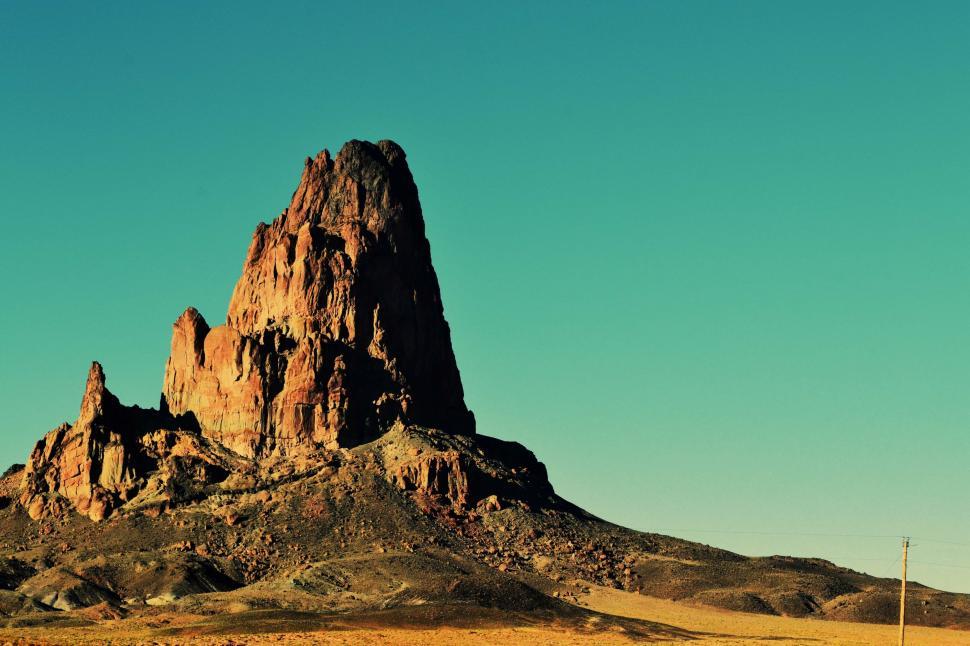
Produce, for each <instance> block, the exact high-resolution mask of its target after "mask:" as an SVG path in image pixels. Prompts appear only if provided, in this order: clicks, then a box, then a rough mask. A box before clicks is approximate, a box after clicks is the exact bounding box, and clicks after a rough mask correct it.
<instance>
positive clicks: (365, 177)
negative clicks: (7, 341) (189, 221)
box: [163, 141, 474, 457]
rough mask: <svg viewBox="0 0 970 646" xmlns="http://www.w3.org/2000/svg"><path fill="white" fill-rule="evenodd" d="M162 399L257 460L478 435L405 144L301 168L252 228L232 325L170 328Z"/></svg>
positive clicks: (371, 147) (324, 156)
mask: <svg viewBox="0 0 970 646" xmlns="http://www.w3.org/2000/svg"><path fill="white" fill-rule="evenodd" d="M163 402H164V405H165V406H166V407H167V409H168V410H169V411H171V412H172V413H176V414H189V413H191V414H193V415H194V416H195V418H196V419H197V420H198V422H199V425H200V427H201V429H202V432H203V434H204V435H206V436H207V437H211V438H212V439H214V440H216V441H217V442H219V443H221V444H222V445H224V446H226V447H228V448H230V449H232V450H233V451H235V452H236V453H239V454H240V455H244V456H249V457H254V456H260V455H267V454H284V455H285V454H291V453H293V452H298V451H305V450H307V449H308V448H316V447H319V446H325V447H329V448H336V447H340V446H353V445H356V444H360V443H361V442H365V441H369V440H372V439H374V438H376V437H377V436H379V435H380V434H381V433H383V432H385V431H386V430H387V429H388V428H390V426H391V425H392V424H393V423H394V422H395V421H398V420H400V421H402V422H404V423H405V424H421V425H425V426H431V427H435V428H440V429H444V430H447V431H450V432H453V433H460V434H468V433H473V432H474V419H473V417H472V414H471V413H470V412H469V411H468V409H467V408H466V407H465V403H464V397H463V394H462V387H461V379H460V377H459V374H458V368H457V366H456V364H455V357H454V354H453V353H452V349H451V337H450V332H449V329H448V324H447V323H446V322H445V319H444V315H443V311H442V306H441V298H440V295H439V291H438V280H437V277H436V276H435V272H434V269H433V268H432V266H431V253H430V248H429V245H428V241H427V239H426V238H425V235H424V220H423V219H422V215H421V206H420V204H419V202H418V192H417V188H416V187H415V185H414V181H413V180H412V178H411V172H410V171H409V170H408V166H407V163H406V161H405V158H404V152H403V151H402V150H401V149H400V148H399V147H398V146H397V144H394V143H393V142H390V141H381V142H379V143H378V144H376V145H375V144H371V143H366V142H362V141H351V142H349V143H348V144H346V145H345V146H344V148H343V149H342V150H341V151H340V154H338V155H337V158H336V159H331V158H330V154H329V153H328V152H327V151H326V150H324V151H323V152H322V153H320V154H319V155H317V157H316V158H315V159H309V158H308V159H307V160H306V166H305V168H304V170H303V177H302V179H301V180H300V184H299V186H298V187H297V189H296V192H295V193H294V194H293V199H292V201H291V202H290V206H289V207H288V208H287V209H285V210H284V211H283V213H282V214H281V215H280V216H279V217H278V218H277V219H276V220H275V221H274V222H273V223H272V224H270V225H268V226H267V225H263V224H261V225H260V226H259V227H257V229H256V233H255V235H254V236H253V242H252V245H251V246H250V248H249V254H248V256H247V258H246V262H245V265H244V267H243V274H242V277H241V278H240V279H239V282H238V283H237V284H236V288H235V291H234V292H233V295H232V301H231V303H230V305H229V313H228V316H227V317H226V324H225V325H222V326H218V327H215V328H212V329H210V328H209V326H208V325H207V324H206V322H205V320H204V319H203V318H202V315H201V314H199V313H198V312H197V311H195V310H194V309H192V308H190V309H188V310H186V312H185V313H184V314H183V315H182V316H181V317H179V319H178V321H176V322H175V326H174V332H173V336H172V354H171V357H170V358H169V361H168V365H167V366H166V370H165V384H164V390H163Z"/></svg>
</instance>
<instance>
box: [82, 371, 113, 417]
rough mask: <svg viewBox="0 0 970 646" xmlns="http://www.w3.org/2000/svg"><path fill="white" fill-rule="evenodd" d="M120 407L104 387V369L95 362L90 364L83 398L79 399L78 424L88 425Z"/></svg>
mask: <svg viewBox="0 0 970 646" xmlns="http://www.w3.org/2000/svg"><path fill="white" fill-rule="evenodd" d="M120 406H121V402H119V401H118V398H117V397H115V396H114V395H113V394H111V392H110V391H109V390H108V387H107V386H106V385H105V377H104V369H103V368H102V367H101V364H100V363H98V362H97V361H94V362H92V363H91V369H90V370H88V380H87V383H86V384H85V386H84V396H83V397H82V398H81V413H80V415H79V416H78V423H82V424H90V423H91V422H93V421H94V420H95V419H97V418H100V417H103V416H105V415H106V414H109V413H110V412H111V411H113V410H116V409H118V408H119V407H120Z"/></svg>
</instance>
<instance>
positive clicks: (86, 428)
mask: <svg viewBox="0 0 970 646" xmlns="http://www.w3.org/2000/svg"><path fill="white" fill-rule="evenodd" d="M200 440H201V438H199V437H198V433H197V432H196V431H195V430H194V429H193V428H192V427H191V420H187V419H184V418H183V419H178V418H175V417H173V416H171V415H168V414H165V413H160V412H159V411H154V410H144V409H141V408H138V407H128V406H123V405H122V404H121V403H120V402H119V401H118V398H117V397H115V396H114V395H113V394H111V392H110V391H108V389H107V386H106V385H105V376H104V370H103V369H102V367H101V364H99V363H97V362H95V363H94V364H92V365H91V370H90V371H89V372H88V380H87V385H86V387H85V390H84V396H83V398H82V399H81V412H80V414H79V415H78V418H77V421H76V422H75V423H74V424H73V425H72V424H62V425H60V426H58V427H57V428H55V429H54V430H53V431H51V432H50V433H48V434H47V435H46V436H44V438H43V439H41V440H40V441H39V442H37V444H36V445H35V446H34V450H33V451H32V452H31V454H30V457H29V459H28V460H27V466H26V468H25V469H24V476H23V486H22V492H21V495H20V502H21V504H22V505H23V507H24V508H25V509H26V510H27V513H28V514H29V515H30V517H31V518H33V519H35V520H37V519H40V518H43V517H46V516H57V515H59V514H61V513H63V512H64V511H65V510H66V508H68V507H73V508H74V509H75V510H77V511H78V512H80V513H82V514H85V515H87V516H88V517H90V518H91V519H92V520H96V521H97V520H102V519H104V518H106V517H107V516H108V515H109V514H110V513H111V512H112V510H114V509H115V508H116V507H118V506H119V505H122V504H124V503H126V502H129V501H132V500H134V499H135V498H136V496H138V495H139V494H141V493H143V490H145V489H146V487H147V486H148V485H153V486H154V488H155V489H156V493H158V494H160V496H161V497H163V498H166V499H168V498H171V494H173V493H176V492H175V491H174V490H172V488H171V487H169V486H168V485H169V484H170V483H171V484H174V483H175V482H177V480H178V479H180V478H182V479H184V478H186V477H189V478H191V477H196V478H200V479H201V481H202V482H206V481H218V479H219V478H220V477H221V478H224V477H225V474H226V473H227V471H226V469H225V468H224V467H223V460H221V459H220V458H218V457H217V456H215V455H213V454H212V452H211V451H209V450H207V449H206V448H205V447H204V446H203V445H202V443H201V442H200ZM167 489H168V491H166V490H167Z"/></svg>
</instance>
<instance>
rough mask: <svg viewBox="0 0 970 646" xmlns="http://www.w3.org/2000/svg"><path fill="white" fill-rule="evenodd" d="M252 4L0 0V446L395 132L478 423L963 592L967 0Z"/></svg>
mask: <svg viewBox="0 0 970 646" xmlns="http://www.w3.org/2000/svg"><path fill="white" fill-rule="evenodd" d="M199 4H204V5H205V6H201V7H200V6H197V5H199ZM265 4H268V3H244V2H232V3H229V2H226V3H217V2H210V3H190V2H138V3H131V2H117V3H110V2H99V3H96V4H91V3H76V2H75V3H55V2H43V3H39V2H28V1H21V2H12V1H10V0H6V1H2V2H0V93H2V100H0V215H2V218H3V220H2V221H3V233H2V235H0V262H2V263H3V264H2V271H3V275H4V277H5V278H4V279H3V280H2V282H0V290H2V291H0V302H2V303H3V304H4V315H3V316H2V317H0V350H2V361H0V407H2V410H3V413H4V414H3V416H2V418H0V459H2V461H4V462H6V463H10V462H15V461H16V462H23V461H24V459H25V458H26V455H27V453H28V451H29V449H30V447H31V446H32V444H33V443H34V442H35V441H36V440H37V439H38V438H39V437H40V436H41V435H42V434H43V433H44V432H46V431H47V430H49V429H50V428H51V427H53V426H54V425H56V424H57V423H59V422H61V421H64V420H73V419H74V418H75V417H76V416H77V409H78V405H79V402H80V397H81V393H82V388H83V381H84V377H85V375H86V371H87V367H88V364H89V362H90V361H91V360H93V359H97V360H100V361H101V362H102V363H103V364H104V366H105V370H106V373H107V376H108V385H109V387H110V388H111V389H112V390H113V391H114V392H116V393H117V394H118V395H119V396H120V397H121V399H122V400H123V401H125V402H126V403H137V404H141V405H157V402H158V393H159V391H160V389H161V380H162V373H163V369H164V361H165V358H166V356H167V354H168V345H169V340H170V329H171V328H170V326H171V323H172V322H173V321H174V320H175V318H176V317H177V316H178V315H179V314H180V313H181V312H182V311H183V309H184V308H185V307H186V306H188V305H194V306H196V307H198V308H199V309H200V310H201V311H202V312H203V314H204V315H205V316H206V317H207V318H208V319H209V320H210V321H219V320H221V319H222V318H223V317H224V316H225V310H226V306H227V303H228V300H229V296H230V292H231V289H232V286H233V284H234V282H235V280H236V278H237V277H238V275H239V271H240V268H241V265H242V261H243V258H244V256H245V253H246V248H247V246H248V243H249V239H250V236H251V233H252V231H253V229H254V227H255V225H256V223H257V222H259V221H260V220H266V221H268V220H271V219H273V218H274V217H275V216H276V215H278V213H279V212H280V211H281V210H282V208H283V207H284V206H286V204H287V203H288V201H289V197H290V195H291V193H292V191H293V189H294V188H295V186H296V183H297V181H298V179H299V174H300V171H301V169H302V165H303V159H304V157H305V156H307V155H312V154H314V153H316V152H317V151H318V150H320V149H322V148H324V147H328V148H330V149H331V150H332V151H334V152H335V151H336V150H337V149H339V147H340V145H341V144H342V143H343V142H344V141H346V140H348V139H351V138H361V139H380V138H392V139H394V140H396V141H398V142H399V143H400V144H401V145H402V146H403V147H404V148H405V150H406V151H407V153H408V157H409V160H410V163H411V168H412V171H413V172H414V175H415V177H416V180H417V182H418V186H419V188H420V190H421V197H422V202H423V204H424V209H425V218H426V220H427V225H428V236H429V238H430V240H431V245H432V252H433V255H434V261H435V265H436V268H437V270H438V275H439V278H440V281H441V285H442V290H443V298H444V303H445V311H446V315H447V317H448V319H449V321H450V322H451V324H452V329H453V334H454V345H455V351H456V354H457V357H458V363H459V366H460V368H461V370H462V376H463V379H464V383H465V387H466V392H467V400H468V403H469V405H470V406H471V407H472V408H473V409H474V410H475V412H476V415H477V417H478V421H479V430H480V432H482V433H484V434H488V435H495V436H499V437H503V438H509V439H515V440H518V441H520V442H522V443H524V444H525V445H527V446H528V447H530V448H531V449H532V450H533V451H535V452H536V454H537V455H538V456H539V457H540V459H542V460H543V461H544V462H545V463H546V464H547V466H548V468H549V471H550V474H551V476H552V479H553V482H554V484H555V486H556V488H557V490H558V491H559V492H560V493H561V494H563V495H565V496H566V497H567V498H569V499H571V500H573V501H575V502H576V503H578V504H580V505H582V506H583V507H586V508H588V509H590V510H591V511H593V512H594V513H597V514H598V515H600V516H602V517H604V518H607V519H609V520H612V521H616V522H618V523H622V524H625V525H628V526H631V527H634V528H637V529H642V530H656V531H664V532H666V533H672V534H674V535H678V536H684V537H687V538H691V539H696V540H701V541H703V542H706V543H711V544H715V545H718V546H721V547H726V548H729V549H733V550H736V551H740V552H743V553H746V554H797V555H811V556H821V557H826V558H830V559H832V560H835V561H836V562H838V563H840V564H843V565H847V566H851V567H854V568H857V569H860V570H864V571H868V572H871V573H873V574H877V575H887V574H892V575H893V576H898V575H897V570H898V564H894V562H893V561H894V559H895V558H896V556H897V553H898V551H899V548H898V541H897V539H895V538H892V536H896V535H901V534H908V535H912V536H915V537H917V538H916V539H914V541H913V542H914V545H915V546H914V548H913V549H912V551H911V556H912V564H911V573H912V576H913V577H914V578H915V579H916V580H918V581H920V582H923V583H926V584H930V585H935V586H940V587H944V588H948V589H953V590H961V591H965V592H970V509H968V502H967V501H968V494H970V469H968V467H967V464H968V457H970V433H968V431H970V396H968V395H970V289H968V288H970V260H968V255H967V250H968V247H970V181H968V178H970V118H968V115H970V3H966V2H952V3H948V2H932V3H912V2H888V1H885V0H883V1H879V2H852V3H845V2H815V1H813V2H775V1H767V2H754V1H749V2H743V3H735V2H699V1H698V2H673V1H670V2H632V3H620V2H615V3H571V2H555V3H548V4H543V3H538V2H536V3H513V2H509V3H497V4H493V5H489V6H487V7H486V6H485V5H482V6H481V7H477V6H476V7H477V8H475V9H470V8H468V7H471V5H467V4H464V3H457V4H454V3H441V4H439V5H434V4H432V3H418V4H419V5H420V7H421V8H415V7H404V6H403V5H404V3H387V4H370V5H368V6H366V7H365V6H360V7H356V8H354V7H352V5H358V4H361V5H363V3H349V2H342V3H335V4H329V3H322V2H308V3H279V4H280V5H283V4H285V6H279V7H272V8H271V7H267V6H264V5H265ZM736 532H751V533H750V534H749V533H736ZM776 534H777V535H776ZM813 534H826V536H819V535H813ZM860 534H861V535H875V536H889V538H862V537H856V536H841V537H840V536H828V535H860ZM932 540H935V541H952V542H956V543H964V544H963V545H951V544H947V543H942V542H932Z"/></svg>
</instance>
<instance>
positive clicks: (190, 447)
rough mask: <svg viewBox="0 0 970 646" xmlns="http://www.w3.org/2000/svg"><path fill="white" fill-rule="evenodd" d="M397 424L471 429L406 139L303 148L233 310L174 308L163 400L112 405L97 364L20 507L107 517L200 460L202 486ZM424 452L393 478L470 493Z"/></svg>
mask: <svg viewBox="0 0 970 646" xmlns="http://www.w3.org/2000/svg"><path fill="white" fill-rule="evenodd" d="M395 426H398V427H403V428H408V427H424V428H433V429H438V430H439V431H441V432H443V433H445V434H450V435H453V436H473V435H474V433H475V422H474V417H473V415H472V413H471V411H469V410H468V408H467V407H466V406H465V402H464V395H463V392H462V385H461V378H460V376H459V373H458V368H457V365H456V363H455V357H454V353H453V351H452V347H451V334H450V331H449V328H448V324H447V322H446V321H445V318H444V313H443V309H442V305H441V297H440V294H439V289H438V279H437V277H436V275H435V272H434V268H433V267H432V265H431V252H430V247H429V244H428V241H427V239H426V237H425V234H424V220H423V217H422V214H421V205H420V203H419V201H418V191H417V188H416V187H415V185H414V181H413V179H412V177H411V172H410V170H409V169H408V165H407V162H406V160H405V156H404V151H402V150H401V148H400V147H399V146H398V145H397V144H395V143H393V142H391V141H381V142H379V143H377V144H372V143H368V142H363V141H351V142H349V143H347V144H346V145H345V146H344V147H343V149H342V150H341V151H340V153H339V154H338V155H337V157H336V159H332V158H331V157H330V153H329V152H328V151H326V150H324V151H323V152H321V153H320V154H319V155H317V156H316V158H313V159H311V158H307V160H306V163H305V167H304V169H303V176H302V178H301V179H300V183H299V185H298V186H297V189H296V191H295V192H294V194H293V198H292V200H291V202H290V205H289V207H287V208H286V209H284V211H283V212H282V214H281V215H280V216H279V217H278V218H277V219H276V220H274V221H273V222H272V224H269V225H266V224H260V225H259V226H258V227H257V228H256V232H255V234H254V236H253V241H252V244H251V245H250V248H249V253H248V255H247V257H246V260H245V263H244V265H243V272H242V276H241V277H240V279H239V282H238V283H237V284H236V287H235V290H234V292H233V295H232V299H231V302H230V305H229V311H228V315H227V316H226V323H225V324H224V325H219V326H216V327H212V328H210V326H209V324H208V323H207V322H206V321H205V319H204V318H203V316H202V315H201V314H200V313H199V312H198V311H197V310H196V309H194V308H191V307H190V308H188V309H187V310H186V311H185V312H184V313H183V314H182V315H181V316H180V317H179V318H178V320H176V321H175V324H174V326H173V333H172V346H171V354H170V356H169V359H168V362H167V364H166V367H165V377H164V383H163V387H162V395H161V407H160V410H158V411H154V410H143V409H139V408H129V407H125V406H122V405H121V404H120V402H118V400H117V398H115V397H114V395H112V394H111V393H110V392H108V390H107V388H106V387H105V379H104V372H103V370H102V369H101V366H100V365H99V364H97V363H95V364H94V365H93V366H92V368H91V373H90V375H89V377H88V383H87V388H86V391H85V394H84V398H83V400H82V403H81V413H80V416H79V417H78V420H77V422H75V424H74V425H69V424H64V425H62V426H60V427H58V428H56V429H54V430H53V431H51V432H50V433H48V435H47V436H46V437H45V438H44V439H42V440H41V441H40V442H39V443H38V444H37V446H36V447H35V449H34V451H33V453H32V454H31V456H30V460H29V462H28V465H27V468H26V469H25V472H24V485H23V493H22V495H21V502H22V504H23V505H24V507H25V508H26V509H27V510H28V512H29V514H30V515H31V517H33V518H35V519H36V518H40V517H43V516H47V515H56V514H59V513H61V512H62V511H64V509H65V508H66V507H73V508H75V509H76V510H77V511H79V512H80V513H82V514H86V515H88V516H90V517H91V518H92V519H94V520H100V519H103V518H105V517H106V516H107V515H109V514H110V513H111V512H112V510H114V509H116V508H117V507H119V506H121V505H129V507H131V506H133V505H135V503H138V504H144V503H146V501H147V500H149V499H150V500H152V501H153V504H154V505H159V504H161V505H163V506H164V505H171V504H174V503H176V502H177V501H178V500H180V499H182V498H185V497H186V495H187V494H186V492H185V491H183V490H182V489H184V487H182V488H181V489H180V488H179V487H177V486H175V484H173V483H178V482H183V481H184V480H185V478H184V476H185V475H186V473H190V472H193V470H194V471H197V472H198V474H197V475H198V476H199V477H198V478H197V479H198V480H199V482H202V483H203V484H205V483H208V484H211V483H212V482H213V481H218V479H219V478H224V477H225V475H226V473H227V470H231V469H232V468H234V467H233V464H236V462H237V461H238V460H243V461H245V460H255V461H259V460H262V459H266V458H274V459H277V458H284V459H285V458H287V457H293V456H298V455H303V456H306V455H308V454H313V453H315V452H325V451H334V450H338V449H341V448H348V447H353V446H357V445H360V444H362V443H365V442H369V441H372V440H374V439H376V438H378V437H380V436H382V435H383V434H385V433H386V432H387V431H388V430H390V429H391V428H392V427H395ZM530 455H531V454H530ZM422 459H423V460H425V461H424V462H421V463H420V464H415V465H412V466H411V467H406V468H405V471H404V472H401V473H398V474H397V475H393V476H391V475H390V474H389V478H392V479H393V481H394V482H398V483H399V484H400V485H401V486H402V487H404V488H407V489H409V490H423V489H427V490H428V492H429V493H432V494H434V495H438V494H444V495H446V496H447V498H448V500H449V501H450V502H452V503H454V504H457V505H465V504H470V503H472V502H474V501H471V500H470V499H469V493H468V482H469V476H468V470H467V464H466V462H462V461H461V460H460V459H459V458H458V457H456V455H453V454H451V453H448V454H442V455H441V456H438V457H428V456H425V458H422ZM402 468H403V467H402ZM412 468H413V469H414V472H411V471H407V469H412ZM543 478H544V472H543Z"/></svg>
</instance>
